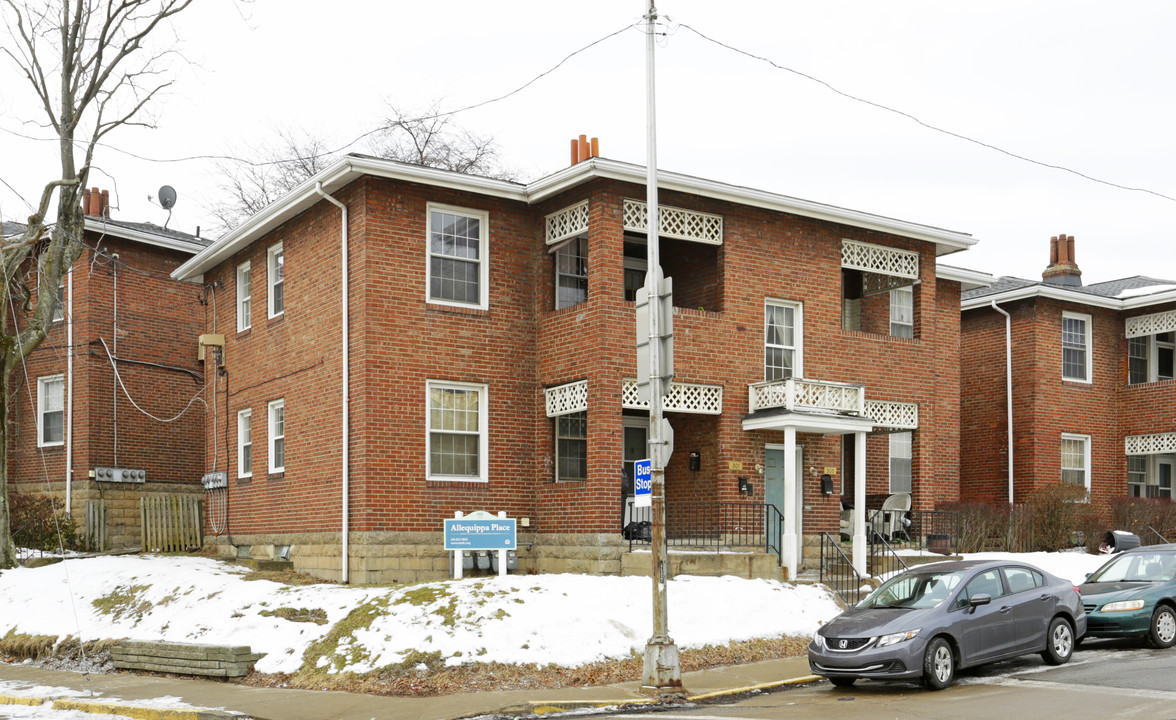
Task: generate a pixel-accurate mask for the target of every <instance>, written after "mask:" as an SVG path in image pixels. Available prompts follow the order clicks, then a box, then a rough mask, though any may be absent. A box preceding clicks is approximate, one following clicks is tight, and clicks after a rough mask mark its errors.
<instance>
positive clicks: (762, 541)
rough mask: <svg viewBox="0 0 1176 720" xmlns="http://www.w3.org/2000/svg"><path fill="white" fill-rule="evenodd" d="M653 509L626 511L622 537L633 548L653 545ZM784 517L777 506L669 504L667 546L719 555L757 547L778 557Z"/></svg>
mask: <svg viewBox="0 0 1176 720" xmlns="http://www.w3.org/2000/svg"><path fill="white" fill-rule="evenodd" d="M651 517H652V514H651V508H647V507H644V508H641V507H634V506H633V501H632V500H627V501H626V505H625V507H624V508H623V515H622V518H623V520H622V522H623V527H622V528H621V536H622V537H623V538H624V539H626V540H628V541H629V549H630V550H632V549H633V548H634V547H640V546H645V545H649V543H650V539H651V537H652V533H651V524H650V519H651ZM783 525H784V516H783V515H781V514H780V511H779V510H778V509H777V508H776V506H775V505H770V504H766V503H746V502H702V501H673V500H667V501H666V545H668V546H670V547H690V548H700V549H705V550H713V551H715V552H718V551H720V550H723V549H728V548H757V549H762V550H763V551H764V552H770V553H773V554H775V555H776V557H777V559H779V560H780V562H783V554H782V551H781V540H782V532H781V530H782V528H783Z"/></svg>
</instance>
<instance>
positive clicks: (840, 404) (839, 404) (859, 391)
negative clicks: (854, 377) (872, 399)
mask: <svg viewBox="0 0 1176 720" xmlns="http://www.w3.org/2000/svg"><path fill="white" fill-rule="evenodd" d="M748 394H749V403H750V411H751V412H755V411H756V410H765V409H768V408H784V409H786V410H825V411H831V412H839V413H848V414H851V415H864V414H865V410H866V389H865V388H864V387H862V386H861V385H850V384H848V383H834V382H821V381H819V380H805V379H804V378H788V379H787V380H771V381H769V382H761V383H754V384H752V385H749V386H748Z"/></svg>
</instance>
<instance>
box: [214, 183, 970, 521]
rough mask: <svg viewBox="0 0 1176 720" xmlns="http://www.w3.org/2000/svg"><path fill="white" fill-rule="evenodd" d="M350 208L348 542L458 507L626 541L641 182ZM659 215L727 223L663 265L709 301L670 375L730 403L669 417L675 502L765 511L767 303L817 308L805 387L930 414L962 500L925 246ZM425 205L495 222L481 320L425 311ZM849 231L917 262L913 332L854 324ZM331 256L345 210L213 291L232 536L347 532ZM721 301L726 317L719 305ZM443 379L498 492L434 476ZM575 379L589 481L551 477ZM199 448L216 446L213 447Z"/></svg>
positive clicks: (402, 193) (303, 227)
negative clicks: (623, 516)
mask: <svg viewBox="0 0 1176 720" xmlns="http://www.w3.org/2000/svg"><path fill="white" fill-rule="evenodd" d="M337 196H338V197H339V199H340V200H342V201H343V202H345V203H348V204H349V206H350V207H351V212H352V215H351V230H352V240H351V262H350V266H351V272H352V278H351V287H352V292H351V302H352V323H353V330H352V341H351V347H352V349H353V353H352V367H353V377H352V398H353V400H352V428H353V441H352V442H353V449H352V462H351V467H352V502H353V509H352V528H353V529H354V530H357V531H358V530H436V529H437V528H438V524H439V522H440V520H441V519H442V518H443V517H446V516H451V515H452V513H453V511H455V510H463V511H470V510H475V509H485V510H489V511H499V510H505V511H506V512H508V513H509V514H510V515H511V516H522V517H529V518H531V529H532V531H536V532H616V531H617V530H618V516H619V513H618V507H617V506H618V497H619V489H620V469H621V456H622V452H621V448H622V432H623V430H622V408H621V384H622V380H623V379H625V378H635V377H636V375H637V373H636V367H635V357H634V350H633V339H634V333H635V329H634V327H633V324H634V310H633V304H632V303H630V302H625V301H624V300H623V263H622V248H623V231H622V222H621V206H622V201H623V199H624V198H626V197H632V198H643V197H644V189H643V188H641V187H638V186H633V185H627V184H623V183H618V182H614V181H606V180H597V181H594V182H591V183H588V184H586V185H584V186H581V187H577V188H575V189H573V190H570V191H568V192H567V193H564V194H563V195H561V196H559V197H556V198H553V199H551V200H549V201H547V202H544V203H541V204H539V205H538V206H536V207H533V208H532V207H527V206H525V205H522V204H520V203H515V202H511V201H506V200H499V199H494V198H489V197H485V196H480V195H475V194H470V193H464V192H458V191H453V190H445V189H439V188H428V187H424V186H420V185H415V184H411V183H403V182H393V181H388V180H380V179H367V180H364V181H360V182H357V183H355V184H352V185H351V186H348V187H347V188H346V189H345V190H343V191H340V192H339V193H337ZM583 199H588V200H589V202H590V206H589V211H590V217H591V229H590V231H589V235H588V246H589V251H588V252H589V270H588V273H589V275H588V283H589V285H588V299H587V301H586V302H585V303H582V304H580V305H577V306H573V307H569V308H564V309H561V310H553V309H552V308H553V306H554V301H553V297H554V290H553V286H554V279H553V275H554V273H553V270H552V260H551V258H550V256H549V255H548V253H547V250H546V247H545V245H544V235H543V225H542V218H543V216H544V215H546V214H548V213H551V212H554V211H557V210H560V209H562V208H564V207H567V206H569V205H571V204H574V203H576V202H579V201H580V200H583ZM662 200H663V201H664V202H665V203H666V204H671V205H675V206H677V207H684V208H689V209H697V210H700V211H704V212H710V213H717V214H721V215H723V217H724V228H725V232H724V235H725V237H724V244H723V245H722V246H721V247H719V248H703V249H701V250H699V251H698V252H694V251H695V250H696V248H694V247H693V246H691V245H690V244H689V243H679V244H678V245H677V247H678V251H677V252H676V253H675V255H674V258H673V259H672V260H668V262H667V265H671V264H673V263H679V266H678V267H680V268H681V270H676V271H679V272H683V273H687V274H690V275H691V276H690V277H688V278H687V277H684V278H683V283H682V286H683V287H684V286H686V285H692V287H694V288H698V290H697V292H699V293H702V294H701V295H695V296H691V297H688V298H687V297H685V296H678V299H679V304H681V302H685V301H687V300H688V301H689V306H687V307H679V309H678V311H677V313H676V315H675V318H674V333H675V379H676V380H679V381H683V382H697V383H705V384H716V385H721V386H722V387H723V388H724V401H723V413H722V415H721V416H718V417H714V416H695V415H684V414H676V413H672V414H670V419H671V422H672V423H674V427H675V447H676V450H675V453H674V456H673V457H672V458H671V461H670V463H669V467H668V471H667V487H668V488H669V492H670V494H671V497H681V496H682V493H688V494H689V495H691V496H695V497H704V498H709V499H717V500H724V501H738V500H744V499H746V500H750V501H751V502H762V477H761V476H760V475H759V474H758V473H757V472H756V471H755V466H756V465H757V464H762V463H763V452H764V450H763V449H764V443H765V442H782V441H783V435H782V433H768V432H756V433H748V432H745V431H744V430H743V429H742V419H743V417H744V415H746V414H747V412H748V405H747V402H748V401H747V385H748V383H752V382H758V381H760V380H762V379H763V307H764V299H765V297H772V298H780V299H785V300H792V301H799V302H802V303H804V331H805V336H804V343H805V346H804V352H805V360H804V368H805V371H804V374H805V376H806V377H809V378H813V379H820V380H831V381H839V382H858V383H863V384H865V385H866V387H867V396H868V397H871V398H877V399H884V400H896V401H905V402H917V403H919V405H920V413H921V424H920V430H918V431H916V443H915V453H916V457H915V478H916V479H915V483H916V498H918V497H919V496H920V493H921V489H920V488H921V487H922V483H924V482H927V483H934V484H935V485H934V487H935V488H936V492H941V491H942V488H944V487H948V488H950V487H952V486H954V483H955V478H956V473H957V472H958V448H957V447H956V443H957V440H956V435H955V433H954V431H951V430H948V431H946V432H944V431H943V430H941V428H940V423H943V422H953V421H954V420H955V419H956V417H958V408H956V403H957V399H958V382H959V381H958V372H954V373H953V372H952V371H951V370H950V364H951V363H952V362H953V358H954V354H955V353H956V352H957V351H958V342H959V335H958V317H959V315H958V302H959V297H958V285H956V284H954V283H937V282H936V280H935V276H934V272H935V263H934V253H933V248H932V247H930V246H929V245H927V244H924V243H919V242H916V241H912V240H906V239H903V238H898V237H893V236H888V235H884V234H882V233H876V232H870V231H865V230H860V229H856V228H850V227H844V226H838V225H833V224H829V223H825V222H819V221H816V220H809V219H804V218H799V217H794V216H788V215H783V214H780V213H773V212H768V211H765V210H758V209H754V208H747V207H743V206H737V205H734V204H731V203H725V202H719V201H715V200H707V199H701V198H696V197H693V196H688V195H683V194H681V193H673V192H668V193H664V194H663V198H662ZM428 202H441V203H446V204H451V205H456V206H459V207H466V208H471V209H477V210H483V211H487V212H489V214H490V251H489V257H490V263H491V265H490V287H491V291H490V308H489V310H488V311H481V310H462V309H456V310H455V309H445V308H438V307H435V306H430V305H427V304H426V303H425V299H424V298H425V278H426V275H427V266H426V245H425V232H426V231H425V221H426V217H425V206H426V203H428ZM842 238H852V239H858V240H864V241H867V242H874V243H879V244H886V245H890V246H894V247H899V248H903V249H908V250H914V251H917V252H919V253H920V261H921V279H922V283H921V284H919V285H917V286H916V288H915V292H916V294H917V295H918V300H917V307H919V308H920V310H919V313H918V323H919V329H918V336H919V337H918V339H914V340H911V339H900V338H891V337H889V336H887V335H882V334H872V333H865V332H844V331H842V330H841V284H840V277H841V240H842ZM278 240H282V241H283V242H284V243H285V251H286V268H287V269H286V278H287V279H286V293H287V310H286V316H285V317H284V318H283V319H281V320H278V321H270V322H266V321H265V319H264V307H265V292H266V289H265V282H264V275H263V274H260V273H261V272H263V269H264V266H265V248H266V247H267V246H268V245H270V244H272V243H273V242H276V241H278ZM338 242H339V239H338V211H337V210H336V209H335V208H333V207H331V206H328V205H326V204H325V203H319V204H318V205H315V206H314V207H312V208H311V209H309V210H307V211H306V212H305V213H303V214H302V215H300V216H299V217H297V218H295V219H294V220H291V221H290V222H289V223H287V224H286V225H285V226H284V227H282V228H280V229H279V230H277V231H275V232H273V233H271V234H270V235H269V236H267V237H265V238H263V239H261V240H259V241H257V242H255V243H254V244H253V245H252V246H251V248H250V249H249V250H248V251H246V252H244V253H242V254H241V255H239V256H238V257H235V258H233V259H232V260H231V261H230V262H226V263H224V264H223V265H221V266H220V267H218V268H217V269H216V270H215V271H213V272H211V273H209V274H208V277H207V278H206V279H207V280H208V281H212V280H216V279H219V280H222V281H223V282H224V283H225V286H224V288H222V290H220V291H219V292H220V299H219V300H218V302H219V305H218V308H217V323H218V326H219V327H220V328H222V329H226V330H225V332H226V333H227V334H228V335H229V339H228V343H227V348H226V358H227V359H226V363H227V366H228V370H229V379H230V382H231V385H232V388H233V390H232V391H231V394H230V400H229V411H230V413H231V416H230V422H232V423H233V426H232V430H231V432H230V445H231V448H230V461H231V463H232V468H233V472H231V474H230V476H231V477H232V478H234V479H233V480H231V481H230V491H231V494H232V511H231V512H232V517H233V521H232V522H233V528H234V532H240V533H245V532H251V533H252V532H276V531H279V530H282V531H291V532H310V531H336V530H337V528H338V526H339V520H338V515H339V509H340V508H339V495H340V488H339V474H340V471H339V462H340V457H339V452H338V448H339V440H338V438H339V430H338V417H339V412H340V405H339V399H338V398H339V394H338V393H339V391H338V387H339V362H340V356H339V352H338V343H339V335H338V332H339V330H338V323H339V321H338V312H339V301H338V293H339V284H338V283H339V281H338V271H337V267H338V258H339V255H338ZM691 253H693V254H694V255H697V256H698V257H693V258H692V257H689V256H690V255H691ZM700 253H701V254H700ZM708 254H709V255H708ZM707 256H709V257H713V258H714V260H713V265H712V266H709V267H707V266H703V267H700V266H699V265H698V258H699V257H707ZM246 257H249V258H251V259H252V263H253V271H254V280H253V302H254V308H255V310H254V317H255V321H254V327H253V329H252V330H251V331H250V332H249V333H247V334H244V335H243V336H238V335H236V334H235V333H233V332H232V331H231V329H232V328H233V303H232V298H233V284H234V283H233V278H232V273H233V271H234V269H235V268H236V266H237V264H238V263H239V262H241V261H242V260H244V259H245V258H246ZM720 279H721V281H722V284H721V285H719V283H718V281H719V280H720ZM686 280H690V281H691V282H690V283H687V282H686ZM953 288H956V289H953ZM696 304H697V305H702V306H704V307H707V308H708V309H707V310H699V309H698V308H697V307H696ZM712 305H713V306H714V307H718V308H721V309H722V311H721V312H718V311H712V310H710V309H709V308H710V307H711V306H712ZM209 320H210V322H211V316H210V318H209ZM320 359H321V361H322V363H321V364H319V361H320ZM300 369H301V370H302V371H301V372H299V373H298V374H296V375H289V376H288V377H283V376H286V375H288V374H289V373H291V372H294V371H296V370H300ZM430 379H433V380H451V381H461V382H477V383H486V384H487V385H488V386H489V399H490V407H489V413H490V442H489V447H490V480H489V482H488V483H486V484H479V483H450V482H432V483H430V482H426V479H425V473H426V458H425V383H426V381H427V380H430ZM579 380H585V381H587V386H588V398H589V409H588V446H589V460H588V463H589V468H588V479H587V481H585V482H566V483H554V482H552V465H551V463H552V457H553V450H552V422H551V420H550V419H549V418H547V417H546V413H545V410H544V395H543V392H542V388H544V387H551V386H554V385H559V384H562V383H566V382H571V381H579ZM238 388H241V389H240V390H238ZM221 392H222V393H223V385H222V386H221ZM276 397H285V398H286V412H287V422H288V430H287V433H288V434H287V470H286V472H285V474H284V476H283V477H280V478H268V477H266V476H265V474H264V473H260V474H259V472H258V470H257V469H262V468H264V467H265V459H266V458H265V455H266V438H265V434H266V433H265V426H264V417H265V403H266V402H267V401H268V400H269V399H272V398H276ZM246 405H247V406H250V407H252V408H253V412H254V416H253V417H254V423H253V426H254V431H253V438H254V465H255V472H254V477H253V478H252V480H251V481H249V482H238V481H237V480H236V479H235V475H236V473H235V463H236V459H235V453H236V442H235V434H236V431H235V417H236V412H237V410H238V409H239V408H241V407H244V406H246ZM217 422H218V423H220V424H219V425H217V424H216V423H212V424H210V428H209V432H210V433H211V432H212V431H213V429H214V426H215V427H219V428H220V431H221V432H223V427H224V426H223V422H224V421H223V417H222V418H221V419H219V420H218V421H217ZM804 443H805V453H806V465H812V466H813V467H816V468H818V469H823V467H824V466H826V465H829V466H839V465H840V460H839V454H840V452H839V447H840V446H839V441H838V438H836V437H832V436H829V437H824V436H811V437H807V438H806V439H805V441H804ZM222 445H223V442H222ZM207 446H208V449H209V452H211V442H209V443H207ZM693 449H698V450H700V452H701V453H702V458H703V466H702V470H701V471H700V472H698V473H697V474H695V473H692V472H691V471H689V470H688V469H687V465H686V458H687V456H688V453H689V452H690V450H693ZM868 455H869V457H870V459H871V463H872V464H871V471H870V473H869V476H870V479H869V482H870V483H871V487H873V486H874V485H875V484H879V483H885V482H886V481H887V477H888V469H887V465H886V459H887V452H886V438H885V436H882V435H879V436H878V437H875V438H871V440H870V450H869V453H868ZM809 458H811V459H812V462H810V461H809ZM740 465H741V467H740ZM739 476H749V477H751V478H752V480H753V483H754V484H755V485H756V493H755V495H754V496H753V497H751V498H744V497H743V496H740V495H739V494H738V490H737V478H738V477H739ZM803 483H804V492H805V497H806V503H807V502H808V500H809V498H811V499H812V502H813V509H812V510H808V511H806V521H805V525H806V532H808V531H813V530H815V529H829V528H830V527H836V525H835V522H836V518H837V512H838V510H839V497H837V496H836V495H834V496H822V495H820V484H819V473H818V474H817V476H816V477H814V476H812V475H811V473H806V474H805V477H804V479H803ZM883 491H884V490H883Z"/></svg>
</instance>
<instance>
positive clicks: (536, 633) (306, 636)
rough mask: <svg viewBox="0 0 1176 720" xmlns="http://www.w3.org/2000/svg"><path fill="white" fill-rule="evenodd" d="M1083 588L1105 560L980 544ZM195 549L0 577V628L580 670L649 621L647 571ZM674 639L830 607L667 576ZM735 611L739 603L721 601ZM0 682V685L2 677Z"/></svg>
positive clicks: (824, 596) (825, 602)
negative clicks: (336, 559)
mask: <svg viewBox="0 0 1176 720" xmlns="http://www.w3.org/2000/svg"><path fill="white" fill-rule="evenodd" d="M965 557H968V558H983V559H993V558H1007V559H1015V560H1018V561H1022V562H1028V563H1029V564H1032V565H1035V566H1037V567H1040V568H1041V569H1043V570H1045V571H1047V572H1050V573H1052V574H1054V575H1057V576H1059V577H1062V578H1066V579H1068V580H1070V581H1072V582H1074V583H1080V582H1082V580H1083V579H1084V578H1085V576H1086V573H1089V572H1093V571H1094V570H1095V569H1096V568H1098V566H1099V565H1101V564H1102V563H1103V561H1105V560H1106V556H1097V555H1087V554H1085V553H1082V552H1060V553H1027V554H1011V553H979V554H975V555H967V556H965ZM247 572H248V571H247V570H246V569H244V568H242V567H240V566H237V565H232V564H227V563H223V562H219V561H216V560H211V559H207V558H186V557H158V556H122V557H102V558H85V559H70V560H67V561H65V562H63V563H59V564H56V565H50V566H47V567H42V568H35V569H34V568H18V569H14V570H6V571H2V572H0V636H3V635H5V634H6V633H8V632H16V633H23V634H29V635H56V636H61V637H65V636H70V635H72V636H75V637H77V636H80V637H83V638H84V639H86V640H95V639H117V638H130V639H136V640H157V639H162V640H170V641H175V642H195V643H209V644H217V645H242V644H248V645H250V646H251V647H252V649H253V651H254V652H262V653H265V657H263V658H262V659H261V660H260V661H259V662H258V663H257V669H258V670H259V671H261V672H267V673H274V672H294V671H297V670H298V669H300V668H301V667H303V664H304V662H306V663H307V664H309V665H310V666H313V667H320V668H326V669H327V670H328V671H331V672H342V671H353V672H366V671H369V670H375V669H378V668H382V667H388V666H397V665H401V666H405V665H406V666H408V667H413V666H416V665H417V664H418V663H420V662H431V663H435V662H438V661H440V662H444V663H445V664H447V665H459V664H462V663H466V662H502V663H537V664H540V665H546V664H556V665H563V666H577V665H582V664H586V663H590V662H596V661H602V660H608V659H612V658H623V657H628V656H629V655H630V654H631V653H634V652H636V653H638V654H640V653H641V651H642V650H643V649H644V647H645V642H646V640H647V639H648V637H649V635H650V634H651V632H652V620H651V613H652V610H651V607H652V592H653V591H652V587H651V583H650V580H649V579H648V578H642V577H614V576H596V575H572V574H566V575H508V576H506V577H503V578H499V577H475V578H466V579H465V580H461V581H440V582H431V583H420V584H414V585H395V586H386V587H371V586H368V587H348V586H340V585H305V586H287V585H280V584H277V583H273V582H269V581H266V580H246V579H245V576H246V574H247ZM667 597H668V602H669V610H668V620H669V628H670V635H671V636H672V637H673V638H674V640H675V641H676V642H677V644H678V646H679V647H680V648H684V649H685V648H696V647H702V646H705V645H723V644H726V643H728V642H731V641H735V640H748V639H752V638H757V637H779V636H783V635H800V636H807V635H809V634H811V633H812V631H813V630H815V629H816V628H817V626H818V625H820V624H821V623H823V622H825V621H827V620H829V619H830V618H832V617H833V616H835V615H836V614H837V613H838V612H839V609H838V606H837V604H836V602H835V601H834V600H833V598H832V596H831V595H830V594H829V593H828V592H826V591H825V590H824V589H822V588H817V587H811V586H794V585H790V584H787V583H780V582H775V581H770V580H745V579H741V578H735V577H718V578H716V577H696V576H681V577H678V578H676V579H674V580H671V581H670V582H669V583H668V588H667ZM732 608H738V610H737V611H732V610H731V609H732ZM0 691H3V688H0Z"/></svg>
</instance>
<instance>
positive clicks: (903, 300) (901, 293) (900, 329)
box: [890, 285, 915, 492]
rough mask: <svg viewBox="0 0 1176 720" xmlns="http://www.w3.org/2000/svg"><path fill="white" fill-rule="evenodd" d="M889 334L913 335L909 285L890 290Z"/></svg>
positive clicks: (913, 290) (913, 301) (909, 336)
mask: <svg viewBox="0 0 1176 720" xmlns="http://www.w3.org/2000/svg"><path fill="white" fill-rule="evenodd" d="M890 335H891V336H892V337H903V338H913V337H914V336H915V289H914V288H913V287H912V286H910V285H907V286H906V287H900V288H895V289H894V290H891V291H890ZM903 492H906V491H903Z"/></svg>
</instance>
